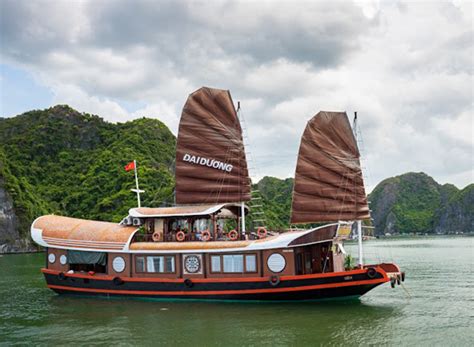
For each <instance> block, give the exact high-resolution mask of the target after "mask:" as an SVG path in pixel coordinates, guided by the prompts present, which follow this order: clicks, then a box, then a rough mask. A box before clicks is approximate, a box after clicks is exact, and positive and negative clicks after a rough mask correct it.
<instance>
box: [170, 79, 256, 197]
mask: <svg viewBox="0 0 474 347" xmlns="http://www.w3.org/2000/svg"><path fill="white" fill-rule="evenodd" d="M250 198H251V196H250V178H249V175H248V169H247V160H246V157H245V149H244V143H243V140H242V128H241V127H240V123H239V119H238V117H237V112H236V110H235V108H234V103H233V101H232V97H231V96H230V93H229V91H228V90H221V89H213V88H208V87H202V88H200V89H198V90H197V91H195V92H194V93H192V94H191V95H189V97H188V99H187V101H186V104H185V105H184V108H183V112H182V115H181V120H180V123H179V130H178V140H177V148H176V203H178V204H206V203H213V204H216V203H224V202H239V201H249V200H250Z"/></svg>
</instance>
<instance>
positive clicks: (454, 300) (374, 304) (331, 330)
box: [0, 237, 474, 346]
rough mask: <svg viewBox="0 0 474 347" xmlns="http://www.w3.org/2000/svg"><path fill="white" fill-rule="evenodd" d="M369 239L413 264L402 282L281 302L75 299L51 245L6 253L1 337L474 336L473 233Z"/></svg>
mask: <svg viewBox="0 0 474 347" xmlns="http://www.w3.org/2000/svg"><path fill="white" fill-rule="evenodd" d="M364 246H365V247H364V249H365V254H366V257H367V261H370V262H375V261H377V262H378V261H390V262H396V263H398V264H399V265H400V266H401V267H402V269H403V270H405V271H406V273H407V279H406V281H405V283H404V288H403V287H397V288H396V289H392V288H390V285H389V284H384V285H382V286H379V287H377V288H376V289H374V290H373V291H371V292H369V293H368V294H366V295H365V296H363V297H362V298H361V299H360V300H346V301H324V302H311V303H308V302H305V303H282V304H277V303H245V304H242V303H218V302H213V303H205V302H172V303H170V302H154V301H140V300H128V299H96V298H77V297H67V296H58V295H56V294H54V293H53V292H52V291H50V290H49V289H47V288H46V286H45V282H44V279H43V277H42V275H41V274H40V271H39V269H40V268H41V267H42V266H43V264H44V254H25V255H3V256H0V345H92V344H94V345H95V344H98V345H179V346H201V345H219V346H242V345H253V346H260V345H272V346H273V345H282V346H295V345H297V346H307V345H313V346H314V345H349V346H352V345H402V346H405V345H413V346H414V345H417V346H419V345H422V346H438V345H439V346H468V345H471V346H472V345H474V325H473V322H474V274H473V267H474V247H473V246H474V238H472V237H437V238H418V239H391V240H374V241H368V242H365V243H364ZM346 248H347V250H348V251H349V252H351V253H352V254H354V255H356V254H357V248H356V246H355V245H354V244H348V245H346Z"/></svg>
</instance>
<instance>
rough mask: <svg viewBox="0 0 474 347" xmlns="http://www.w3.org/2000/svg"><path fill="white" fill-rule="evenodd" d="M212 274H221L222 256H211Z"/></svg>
mask: <svg viewBox="0 0 474 347" xmlns="http://www.w3.org/2000/svg"><path fill="white" fill-rule="evenodd" d="M211 272H221V256H220V255H213V256H211Z"/></svg>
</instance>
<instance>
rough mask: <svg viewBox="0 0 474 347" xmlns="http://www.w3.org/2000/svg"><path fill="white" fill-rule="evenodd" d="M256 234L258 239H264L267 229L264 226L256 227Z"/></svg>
mask: <svg viewBox="0 0 474 347" xmlns="http://www.w3.org/2000/svg"><path fill="white" fill-rule="evenodd" d="M257 235H258V238H259V239H264V238H265V237H267V229H265V228H264V227H259V228H258V229H257Z"/></svg>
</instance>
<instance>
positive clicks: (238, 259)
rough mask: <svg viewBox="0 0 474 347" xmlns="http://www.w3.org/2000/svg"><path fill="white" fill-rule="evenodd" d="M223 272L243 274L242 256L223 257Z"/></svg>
mask: <svg viewBox="0 0 474 347" xmlns="http://www.w3.org/2000/svg"><path fill="white" fill-rule="evenodd" d="M222 258H223V262H224V272H244V256H243V255H242V254H233V255H224V256H223V257H222Z"/></svg>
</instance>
